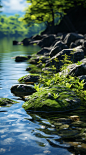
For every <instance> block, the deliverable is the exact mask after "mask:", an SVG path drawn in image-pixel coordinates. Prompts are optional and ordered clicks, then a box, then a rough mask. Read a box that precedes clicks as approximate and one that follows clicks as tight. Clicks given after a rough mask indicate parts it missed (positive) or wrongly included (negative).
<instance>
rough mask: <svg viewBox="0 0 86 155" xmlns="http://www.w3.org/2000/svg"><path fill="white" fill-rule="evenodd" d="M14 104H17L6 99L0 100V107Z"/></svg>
mask: <svg viewBox="0 0 86 155" xmlns="http://www.w3.org/2000/svg"><path fill="white" fill-rule="evenodd" d="M15 103H18V102H16V101H14V100H11V99H8V98H0V106H9V105H12V104H15Z"/></svg>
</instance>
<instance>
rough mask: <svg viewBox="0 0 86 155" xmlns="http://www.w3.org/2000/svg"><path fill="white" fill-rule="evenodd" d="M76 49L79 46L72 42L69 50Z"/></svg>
mask: <svg viewBox="0 0 86 155" xmlns="http://www.w3.org/2000/svg"><path fill="white" fill-rule="evenodd" d="M75 47H77V45H76V44H75V43H74V42H72V43H71V44H70V47H69V48H75Z"/></svg>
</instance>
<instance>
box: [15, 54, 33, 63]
mask: <svg viewBox="0 0 86 155" xmlns="http://www.w3.org/2000/svg"><path fill="white" fill-rule="evenodd" d="M30 58H31V56H30V55H28V56H16V57H15V61H16V62H23V61H26V60H28V59H30Z"/></svg>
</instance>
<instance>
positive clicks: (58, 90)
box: [23, 86, 80, 113]
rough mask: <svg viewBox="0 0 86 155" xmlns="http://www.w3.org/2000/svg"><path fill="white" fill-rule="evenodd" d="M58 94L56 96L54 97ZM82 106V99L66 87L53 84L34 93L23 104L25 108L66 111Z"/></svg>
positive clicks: (42, 110)
mask: <svg viewBox="0 0 86 155" xmlns="http://www.w3.org/2000/svg"><path fill="white" fill-rule="evenodd" d="M54 94H56V97H54ZM79 106H80V99H79V98H78V97H77V96H76V94H75V93H74V92H73V91H71V90H70V89H68V88H66V87H62V86H60V87H58V86H53V88H44V89H41V90H40V91H38V92H36V93H34V94H32V95H31V96H29V97H28V98H27V102H25V103H24V104H23V108H24V109H25V110H30V111H34V112H36V111H38V112H47V113H49V112H50V113H51V112H66V111H71V110H74V109H76V108H77V107H79Z"/></svg>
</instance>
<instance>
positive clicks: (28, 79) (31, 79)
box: [18, 74, 40, 83]
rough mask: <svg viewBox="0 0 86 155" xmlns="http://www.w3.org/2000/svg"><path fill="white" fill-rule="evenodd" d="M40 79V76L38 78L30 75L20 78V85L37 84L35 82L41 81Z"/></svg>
mask: <svg viewBox="0 0 86 155" xmlns="http://www.w3.org/2000/svg"><path fill="white" fill-rule="evenodd" d="M39 78H40V76H38V75H30V74H29V75H25V76H23V77H21V78H19V79H18V81H19V82H20V83H31V82H33V83H35V82H38V81H39Z"/></svg>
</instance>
